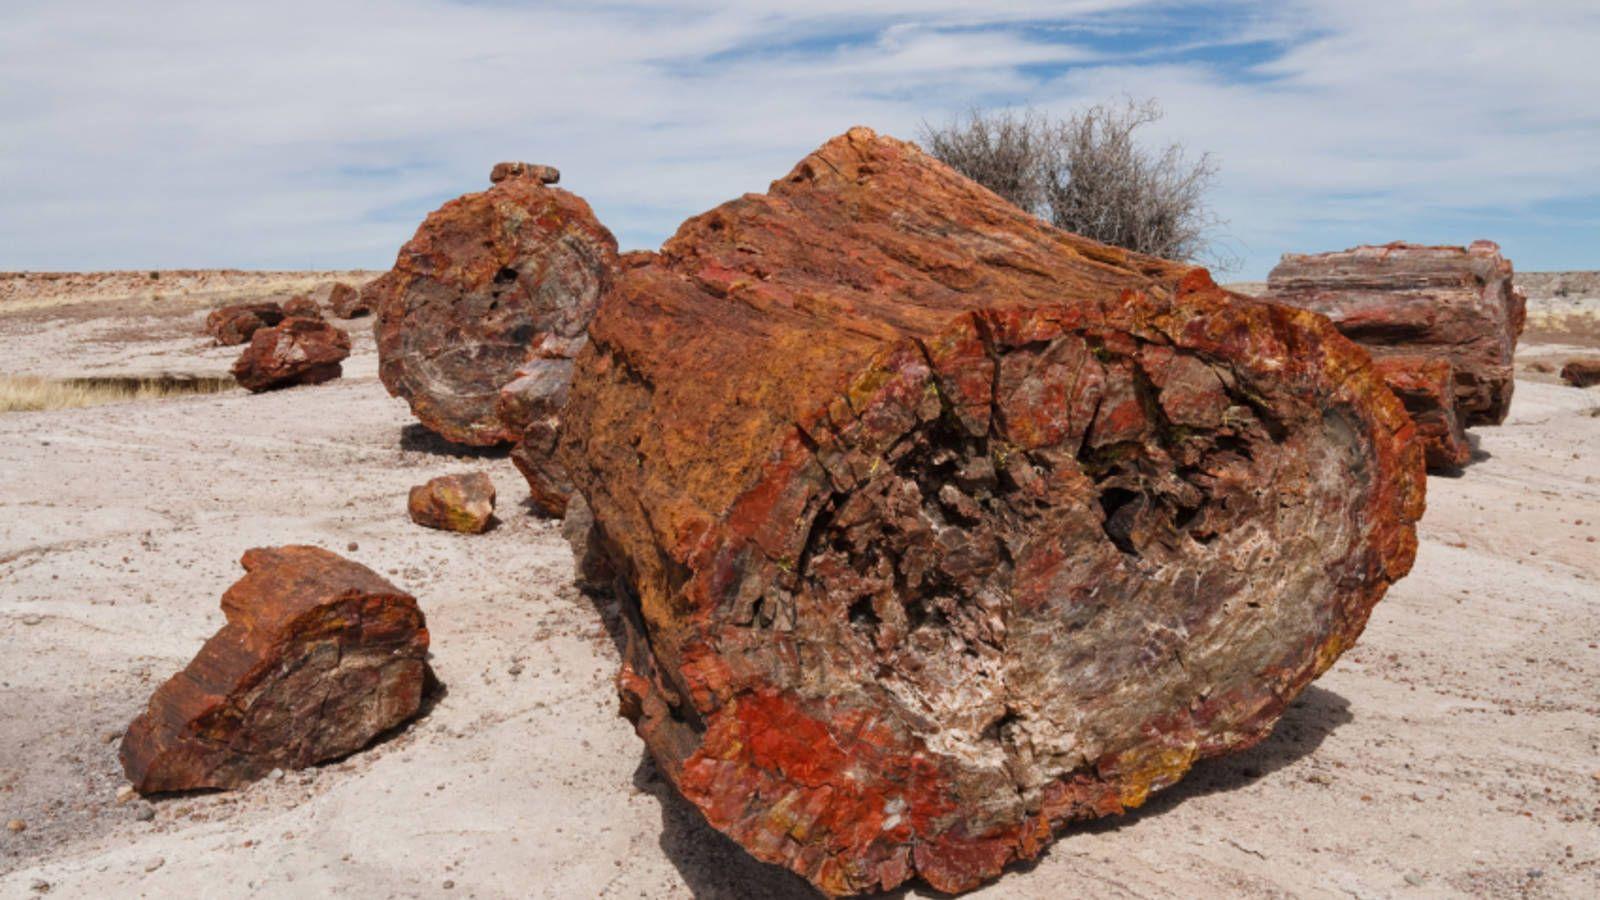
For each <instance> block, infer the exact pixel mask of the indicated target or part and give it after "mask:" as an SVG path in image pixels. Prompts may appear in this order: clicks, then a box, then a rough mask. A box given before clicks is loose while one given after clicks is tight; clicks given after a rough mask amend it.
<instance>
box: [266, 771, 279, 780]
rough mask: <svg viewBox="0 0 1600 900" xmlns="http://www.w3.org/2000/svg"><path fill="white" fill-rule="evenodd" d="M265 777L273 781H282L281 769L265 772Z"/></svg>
mask: <svg viewBox="0 0 1600 900" xmlns="http://www.w3.org/2000/svg"><path fill="white" fill-rule="evenodd" d="M267 777H268V778H271V779H272V780H273V781H282V780H283V770H282V769H273V770H272V771H271V772H268V773H267Z"/></svg>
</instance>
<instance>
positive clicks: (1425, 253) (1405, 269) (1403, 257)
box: [1264, 241, 1527, 468]
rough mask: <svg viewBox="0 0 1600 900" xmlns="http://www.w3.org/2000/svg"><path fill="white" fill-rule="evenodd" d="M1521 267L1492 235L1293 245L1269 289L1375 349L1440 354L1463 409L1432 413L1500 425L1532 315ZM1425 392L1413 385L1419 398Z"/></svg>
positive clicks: (1444, 452)
mask: <svg viewBox="0 0 1600 900" xmlns="http://www.w3.org/2000/svg"><path fill="white" fill-rule="evenodd" d="M1512 275H1513V273H1512V267H1511V261H1510V260H1508V259H1506V258H1505V257H1504V256H1502V255H1501V253H1500V247H1499V246H1498V245H1496V244H1495V243H1493V242H1492V241H1477V242H1475V243H1473V244H1472V246H1470V247H1429V246H1423V245H1420V244H1407V243H1403V242H1396V243H1392V244H1385V245H1382V246H1361V247H1354V248H1352V249H1349V250H1341V251H1338V252H1334V253H1314V254H1296V253H1290V254H1285V255H1284V257H1283V260H1282V261H1281V262H1279V263H1278V265H1277V267H1276V268H1274V269H1273V270H1272V272H1271V274H1269V275H1268V276H1267V293H1266V296H1265V298H1264V299H1267V300H1270V301H1272V302H1275V303H1287V304H1290V305H1293V306H1299V307H1303V308H1305V309H1309V310H1312V311H1314V312H1318V313H1321V314H1323V315H1325V316H1327V317H1328V318H1330V319H1332V320H1333V322H1334V324H1335V325H1336V326H1337V327H1338V328H1339V330H1340V331H1341V332H1342V333H1343V334H1344V335H1345V336H1346V337H1349V338H1350V339H1351V340H1354V341H1355V342H1357V343H1359V344H1361V345H1362V346H1363V347H1364V348H1366V349H1367V350H1368V352H1370V353H1371V354H1372V355H1373V356H1374V357H1378V358H1380V359H1381V358H1382V357H1385V356H1407V357H1416V356H1419V355H1431V356H1434V357H1436V358H1438V359H1441V360H1444V361H1446V362H1448V363H1449V364H1450V366H1451V368H1452V375H1451V377H1452V379H1453V381H1454V384H1455V409H1454V411H1446V410H1443V409H1439V408H1434V409H1431V410H1430V412H1429V415H1430V416H1432V417H1434V418H1441V417H1449V416H1454V417H1457V418H1459V420H1460V425H1461V427H1463V428H1467V427H1472V426H1475V425H1498V424H1500V422H1502V421H1504V419H1505V417H1506V412H1507V411H1508V410H1509V409H1510V408H1511V394H1512V389H1513V387H1514V373H1513V371H1512V364H1513V359H1512V357H1513V355H1514V354H1515V352H1516V349H1517V339H1518V337H1520V336H1521V334H1522V327H1523V324H1524V322H1525V320H1526V318H1527V298H1526V297H1525V296H1524V295H1523V293H1522V291H1521V290H1519V289H1518V288H1516V287H1515V285H1513V284H1512ZM1391 371H1394V370H1393V369H1391ZM1398 389H1400V390H1405V389H1406V388H1405V387H1404V386H1400V387H1399V388H1398ZM1419 402H1421V401H1420V399H1419V398H1417V397H1416V396H1415V395H1413V399H1412V400H1411V401H1410V403H1411V404H1412V405H1413V408H1415V404H1416V403H1419ZM1432 433H1433V434H1435V435H1442V434H1443V432H1442V431H1439V430H1437V429H1436V430H1434V431H1433V432H1432ZM1423 440H1424V441H1426V442H1428V443H1429V444H1430V446H1429V448H1428V454H1429V456H1430V458H1431V459H1435V460H1443V459H1450V458H1453V457H1454V456H1456V455H1457V454H1455V452H1454V451H1453V449H1452V448H1450V447H1449V446H1445V445H1435V444H1433V443H1432V440H1433V439H1432V438H1431V437H1429V436H1428V435H1427V434H1424V436H1423ZM1447 468H1448V466H1447Z"/></svg>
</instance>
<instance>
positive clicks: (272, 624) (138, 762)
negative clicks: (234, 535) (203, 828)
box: [121, 546, 428, 794]
mask: <svg viewBox="0 0 1600 900" xmlns="http://www.w3.org/2000/svg"><path fill="white" fill-rule="evenodd" d="M240 562H241V563H243V565H244V568H245V571H246V572H247V573H248V574H246V575H245V576H244V577H243V578H241V579H240V580H239V581H238V582H237V583H236V584H234V585H233V587H231V588H229V589H228V591H227V593H225V594H223V595H222V612H223V614H224V615H225V616H226V617H227V620H228V623H227V624H226V625H224V626H223V627H222V630H220V631H218V632H217V633H216V634H215V635H214V636H213V637H212V638H211V639H210V640H208V641H206V644H205V646H204V647H202V648H201V649H200V653H199V655H198V656H196V657H195V658H194V660H193V661H192V662H190V663H189V665H188V667H187V668H185V669H184V670H183V671H181V672H179V673H178V674H176V675H174V676H173V677H172V678H171V679H170V680H168V681H167V682H166V683H165V684H163V685H162V686H161V687H160V688H158V689H157V690H156V692H155V694H154V695H153V696H152V697H151V698H150V705H149V708H148V709H146V710H145V712H144V713H142V714H141V715H140V716H139V717H138V718H137V719H134V720H133V724H132V725H130V726H129V727H128V733H127V734H126V736H124V737H123V739H122V751H121V752H122V767H123V770H124V771H125V772H126V773H127V775H128V780H129V781H131V782H133V786H134V788H135V789H136V790H138V791H139V792H140V793H145V794H150V793H159V792H162V791H187V790H194V789H197V788H234V787H240V786H242V785H245V784H247V783H249V782H251V781H254V780H255V779H257V778H260V777H261V776H263V775H266V774H267V773H268V772H271V771H272V770H273V769H280V768H281V769H296V768H303V767H305V766H310V765H314V764H316V763H319V762H322V761H325V760H329V759H334V758H337V757H340V756H344V755H345V754H348V753H352V752H354V751H356V750H359V749H361V748H362V747H364V746H366V745H367V744H368V743H369V742H371V741H372V739H373V738H374V737H376V736H377V735H379V734H381V733H382V732H384V731H385V730H387V729H390V728H393V727H394V726H396V725H399V724H400V723H402V722H404V721H406V720H407V719H409V718H411V717H412V716H413V715H415V714H416V712H417V709H418V707H419V706H420V704H421V702H422V691H423V685H424V682H425V681H426V680H427V678H428V664H427V661H426V660H427V654H428V629H427V625H426V623H425V622H424V620H423V616H422V611H421V610H420V609H418V608H417V601H416V599H415V598H413V597H412V596H411V595H409V594H407V593H405V592H404V591H401V590H400V589H399V588H397V587H395V586H394V585H392V584H390V583H389V582H387V581H385V580H384V579H382V578H380V577H379V576H378V574H377V573H376V572H373V571H372V570H371V569H368V568H367V567H366V566H363V565H359V564H357V563H354V562H351V561H350V560H347V559H344V558H343V557H340V556H338V555H336V554H333V553H329V552H328V551H326V550H321V549H318V548H316V547H301V546H290V547H277V548H257V549H254V550H250V551H248V552H246V553H245V555H244V558H243V559H242V560H241V561H240Z"/></svg>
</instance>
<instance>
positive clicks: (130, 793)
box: [117, 784, 139, 806]
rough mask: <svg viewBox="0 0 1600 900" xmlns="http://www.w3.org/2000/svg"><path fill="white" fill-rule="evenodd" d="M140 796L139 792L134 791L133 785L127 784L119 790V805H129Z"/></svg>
mask: <svg viewBox="0 0 1600 900" xmlns="http://www.w3.org/2000/svg"><path fill="white" fill-rule="evenodd" d="M138 796H139V792H138V791H136V790H134V789H133V785H131V784H125V785H123V786H122V787H119V788H117V805H118V806H121V805H122V804H124V803H127V802H128V801H129V800H132V799H134V798H135V797H138Z"/></svg>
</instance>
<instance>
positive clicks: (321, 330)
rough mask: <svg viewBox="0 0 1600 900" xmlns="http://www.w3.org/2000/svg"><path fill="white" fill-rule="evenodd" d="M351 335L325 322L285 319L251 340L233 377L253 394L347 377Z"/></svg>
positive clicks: (236, 364)
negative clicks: (346, 362) (346, 369)
mask: <svg viewBox="0 0 1600 900" xmlns="http://www.w3.org/2000/svg"><path fill="white" fill-rule="evenodd" d="M349 355H350V336H349V335H347V334H345V333H344V332H343V331H340V330H339V329H338V328H335V327H334V326H332V325H329V324H328V323H327V322H325V321H323V320H322V319H301V318H290V319H284V320H283V322H282V323H281V324H279V325H274V326H273V327H271V328H262V329H259V330H258V331H256V333H255V334H253V335H251V337H250V346H249V347H246V348H245V351H244V353H242V354H240V356H239V358H238V360H236V361H235V362H234V364H233V377H234V378H235V379H237V380H238V382H239V384H241V385H243V386H244V387H246V388H248V389H250V390H251V391H253V392H260V391H270V390H275V389H277V388H285V387H290V386H292V385H296V384H321V383H322V382H324V381H330V380H332V379H334V378H338V377H339V376H340V375H342V374H344V366H343V361H344V359H345V358H346V357H348V356H349Z"/></svg>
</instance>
